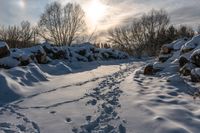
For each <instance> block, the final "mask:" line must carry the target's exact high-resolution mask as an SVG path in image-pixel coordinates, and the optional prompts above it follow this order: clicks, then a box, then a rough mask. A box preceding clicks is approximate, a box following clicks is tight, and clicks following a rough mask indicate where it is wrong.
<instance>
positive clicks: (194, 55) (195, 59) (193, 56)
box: [190, 49, 200, 67]
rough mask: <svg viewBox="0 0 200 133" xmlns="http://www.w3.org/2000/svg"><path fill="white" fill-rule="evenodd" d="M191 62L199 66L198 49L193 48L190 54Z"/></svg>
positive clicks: (199, 53)
mask: <svg viewBox="0 0 200 133" xmlns="http://www.w3.org/2000/svg"><path fill="white" fill-rule="evenodd" d="M190 59H191V62H192V63H193V64H195V65H196V66H198V67H200V49H197V50H195V51H194V52H193V53H192V54H191V56H190Z"/></svg>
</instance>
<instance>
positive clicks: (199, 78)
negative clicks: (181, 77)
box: [191, 68, 200, 82]
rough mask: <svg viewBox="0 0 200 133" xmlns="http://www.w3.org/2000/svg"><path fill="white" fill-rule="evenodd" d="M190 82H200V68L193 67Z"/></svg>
mask: <svg viewBox="0 0 200 133" xmlns="http://www.w3.org/2000/svg"><path fill="white" fill-rule="evenodd" d="M191 80H192V82H200V68H195V69H193V70H192V71H191Z"/></svg>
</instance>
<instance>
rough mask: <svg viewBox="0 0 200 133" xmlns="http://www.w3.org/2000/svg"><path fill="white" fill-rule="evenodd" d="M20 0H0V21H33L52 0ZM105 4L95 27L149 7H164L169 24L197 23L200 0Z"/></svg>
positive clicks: (80, 0) (106, 25) (121, 20)
mask: <svg viewBox="0 0 200 133" xmlns="http://www.w3.org/2000/svg"><path fill="white" fill-rule="evenodd" d="M19 1H20V0H0V24H4V25H9V24H19V23H20V22H21V21H22V20H29V21H31V22H32V23H36V22H37V21H38V20H39V17H40V14H41V13H42V12H43V10H44V7H45V6H46V4H47V3H50V2H52V1H55V0H25V1H26V6H25V8H24V9H22V8H20V6H19V4H18V2H19ZM57 1H59V2H61V3H63V4H65V3H67V2H78V3H80V4H81V5H84V4H86V3H87V2H88V1H90V0H57ZM101 1H102V2H103V3H104V4H105V5H106V6H107V12H106V15H105V16H106V17H105V18H104V19H103V20H101V21H100V22H99V25H98V29H99V30H105V29H108V28H110V27H113V26H116V25H119V24H122V23H127V22H129V21H130V19H129V18H137V17H139V16H141V15H142V14H143V13H145V12H148V11H149V10H151V9H165V10H166V11H167V12H168V13H169V15H170V16H171V20H172V23H174V24H183V23H186V24H188V25H192V26H194V25H197V24H198V23H200V8H199V5H200V1H199V0H165V1H163V0H101Z"/></svg>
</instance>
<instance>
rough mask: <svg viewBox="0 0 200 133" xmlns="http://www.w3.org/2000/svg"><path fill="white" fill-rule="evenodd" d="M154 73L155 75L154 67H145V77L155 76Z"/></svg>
mask: <svg viewBox="0 0 200 133" xmlns="http://www.w3.org/2000/svg"><path fill="white" fill-rule="evenodd" d="M153 73H154V68H153V65H151V64H148V65H147V66H145V68H144V75H153Z"/></svg>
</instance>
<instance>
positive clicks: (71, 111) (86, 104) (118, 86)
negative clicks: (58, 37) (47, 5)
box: [0, 37, 200, 133]
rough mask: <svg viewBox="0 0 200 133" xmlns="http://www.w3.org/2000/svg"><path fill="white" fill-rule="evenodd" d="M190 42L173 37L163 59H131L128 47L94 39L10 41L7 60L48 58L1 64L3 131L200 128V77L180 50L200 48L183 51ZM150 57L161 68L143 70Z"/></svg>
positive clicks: (191, 132) (112, 132) (171, 131)
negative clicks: (185, 72) (187, 73)
mask: <svg viewBox="0 0 200 133" xmlns="http://www.w3.org/2000/svg"><path fill="white" fill-rule="evenodd" d="M195 38H196V37H195ZM195 38H193V39H192V40H193V42H195V41H194V40H195ZM190 42H191V41H189V42H186V40H185V39H179V40H177V41H174V42H173V43H171V44H169V46H170V47H173V50H172V51H171V53H170V54H171V55H170V57H169V59H168V60H167V61H165V62H164V63H161V62H158V61H156V60H155V59H152V58H142V59H134V58H128V59H127V57H128V55H127V54H126V53H123V52H120V51H117V50H113V49H99V48H95V47H94V46H92V45H91V44H89V43H85V44H82V45H76V46H70V47H57V46H56V47H55V46H52V45H51V44H47V43H45V44H43V45H41V46H36V47H33V48H27V49H11V55H10V56H8V57H4V58H1V59H0V60H4V61H3V63H5V62H6V61H8V60H9V61H10V60H15V61H16V63H19V61H18V59H19V58H20V59H23V60H27V59H30V57H31V55H32V54H34V53H37V52H38V51H40V53H43V54H46V55H47V58H49V60H50V62H48V63H47V64H38V63H37V62H36V61H33V60H32V59H31V60H32V61H31V62H30V63H29V64H28V65H26V66H23V67H22V66H18V64H14V65H13V66H17V67H13V68H11V69H1V70H0V84H1V88H0V132H2V133H4V132H19V133H40V132H41V133H63V132H67V133H126V132H127V133H198V132H199V131H200V108H199V105H200V100H199V98H198V95H195V96H197V97H195V98H194V96H193V95H194V94H198V92H199V90H198V88H199V87H200V85H199V84H198V83H192V82H191V80H189V79H188V77H183V76H182V75H181V74H180V73H179V70H180V66H179V58H180V56H186V57H187V58H188V59H189V58H190V56H191V54H192V53H193V54H197V53H199V50H198V49H199V48H198V47H195V48H194V49H193V50H191V51H189V52H187V53H184V54H182V55H181V50H180V48H181V47H182V46H183V45H184V46H185V45H186V44H187V45H188V44H189V43H190ZM44 46H46V48H48V49H49V50H51V52H50V53H48V52H47V51H45V48H44ZM52 51H53V52H52ZM58 51H65V53H66V57H67V58H62V59H55V58H52V56H50V55H49V54H54V53H56V52H58ZM166 56H168V55H166ZM6 58H7V59H6ZM110 59H111V60H110ZM114 59H115V60H114ZM119 59H125V60H119ZM8 63H10V62H8ZM8 63H7V64H8ZM12 63H14V61H12ZM5 64H6V63H5ZM147 64H150V65H152V66H153V68H154V69H156V70H158V71H156V73H155V74H153V75H151V76H150V75H148V76H147V75H143V72H144V67H145V66H146V65H147ZM10 66H12V65H10ZM185 66H187V67H191V69H193V70H192V71H191V74H192V75H194V78H197V79H196V80H197V81H198V80H199V77H200V68H198V67H196V66H195V65H194V64H192V62H191V61H190V63H188V64H186V65H185ZM193 67H194V68H193Z"/></svg>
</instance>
